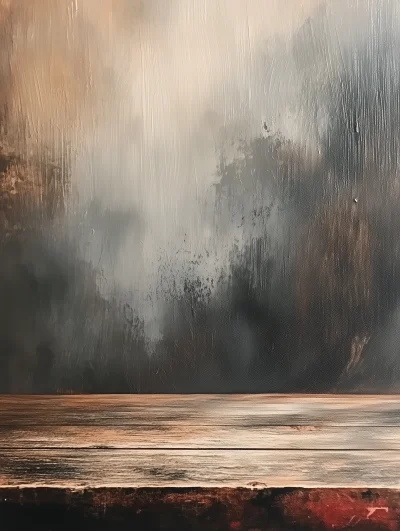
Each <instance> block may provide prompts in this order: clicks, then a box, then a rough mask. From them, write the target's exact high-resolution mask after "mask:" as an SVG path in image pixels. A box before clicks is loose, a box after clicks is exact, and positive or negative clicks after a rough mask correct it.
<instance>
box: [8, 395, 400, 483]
mask: <svg viewBox="0 0 400 531" xmlns="http://www.w3.org/2000/svg"><path fill="white" fill-rule="evenodd" d="M399 448H400V397H396V396H332V395H330V396H321V395H312V396H307V395H301V396H293V395H289V396H284V395H243V396H242V395H189V396H188V395H186V396H178V395H176V396H173V395H151V396H150V395H147V396H145V395H129V396H127V395H111V396H101V395H98V396H96V395H91V396H46V397H44V396H1V397H0V450H1V451H0V486H1V487H16V486H20V487H21V486H23V487H38V486H41V487H44V486H48V487H53V488H54V487H59V488H87V487H90V488H98V487H119V488H122V487H123V488H132V487H134V488H140V487H168V486H169V487H203V488H206V487H207V488H211V487H247V488H249V487H251V488H266V487H321V486H323V487H335V488H336V487H347V488H353V487H354V488H364V487H371V488H372V487H376V488H378V487H379V488H384V487H388V488H389V487H390V488H400V453H399V451H398V450H399Z"/></svg>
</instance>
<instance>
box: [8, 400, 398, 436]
mask: <svg viewBox="0 0 400 531" xmlns="http://www.w3.org/2000/svg"><path fill="white" fill-rule="evenodd" d="M183 420H184V421H185V422H187V424H193V425H210V424H212V425H217V426H220V425H226V426H231V425H235V426H242V427H243V428H248V427H250V426H252V427H255V426H258V427H262V426H273V425H276V426H321V425H323V426H328V425H329V426H400V396H398V395H388V396H382V395H378V396H374V395H364V396H363V395H77V396H41V397H38V396H14V395H10V396H0V426H21V425H24V426H28V425H35V426H38V425H40V426H52V425H56V426H72V425H75V426H84V425H97V426H104V425H105V426H120V425H124V426H128V425H131V426H138V425H140V426H143V425H157V426H163V425H169V424H172V425H175V423H176V422H178V421H179V422H180V421H183Z"/></svg>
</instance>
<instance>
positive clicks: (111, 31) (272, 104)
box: [0, 0, 400, 392]
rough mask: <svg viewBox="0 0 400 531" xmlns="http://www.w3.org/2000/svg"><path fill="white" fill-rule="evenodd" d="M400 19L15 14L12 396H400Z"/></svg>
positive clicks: (90, 6) (7, 116) (217, 11)
mask: <svg viewBox="0 0 400 531" xmlns="http://www.w3.org/2000/svg"><path fill="white" fill-rule="evenodd" d="M398 11H399V10H398V7H397V3H396V2H395V1H390V0H388V1H382V2H381V1H378V0H371V1H368V2H367V1H363V2H359V1H352V0H346V1H344V0H337V1H326V2H322V1H316V0H307V1H302V2H299V1H296V0H291V1H286V2H284V3H282V2H278V1H273V0H270V1H267V2H265V1H261V0H248V1H242V0H218V1H215V0H190V1H188V0H171V1H169V2H165V1H164V0H150V1H146V2H141V1H139V0H138V1H129V0H107V1H102V2H101V5H99V4H98V2H95V1H94V0H74V1H67V0H46V1H45V0H32V1H30V2H26V1H24V0H9V1H2V3H1V12H0V20H1V24H2V33H1V38H2V43H4V45H2V54H1V58H0V60H1V78H2V80H3V82H2V86H3V89H2V94H1V100H0V103H1V104H2V106H3V109H4V113H3V114H4V118H3V120H2V124H3V125H2V131H3V132H2V145H3V146H4V147H3V154H4V156H6V157H8V158H7V160H6V163H5V168H6V172H5V174H4V175H5V176H6V177H7V178H4V179H3V181H4V183H6V182H10V183H11V184H10V186H11V188H10V190H8V189H7V192H6V193H7V194H9V195H8V196H7V197H11V199H12V201H11V203H10V204H8V202H7V201H8V199H7V201H6V200H4V201H5V203H4V204H6V207H7V209H9V210H10V212H11V211H12V212H14V210H17V211H19V212H20V213H21V214H20V218H18V216H17V218H18V219H17V222H16V223H14V221H15V220H14V221H11V217H12V216H11V214H10V213H9V212H8V210H5V208H6V207H4V208H3V210H2V211H4V212H5V214H4V216H5V228H4V231H5V235H4V238H5V241H6V242H7V245H6V246H5V247H4V250H3V252H4V256H5V257H8V258H7V259H8V260H9V262H6V261H4V263H9V264H11V265H10V268H9V269H7V271H8V272H7V274H6V273H5V274H4V275H5V276H4V279H2V283H3V288H2V289H3V290H6V288H7V290H9V289H10V286H11V285H12V286H14V287H13V289H12V290H11V291H10V292H9V294H8V298H7V297H3V301H6V300H7V301H8V302H7V305H6V303H5V302H3V303H2V304H3V305H4V307H3V308H2V313H3V314H4V315H7V316H8V317H7V320H6V319H4V324H3V332H1V330H0V335H2V336H4V341H3V343H4V345H5V346H4V347H3V350H4V354H3V358H4V360H5V361H4V364H5V365H4V366H5V367H7V370H6V373H7V376H6V377H5V383H4V386H5V388H6V389H7V390H11V391H14V392H15V390H22V391H24V390H33V391H35V390H37V389H38V388H39V387H41V386H42V387H43V385H45V384H46V385H45V390H46V389H49V390H59V389H61V390H62V389H65V387H66V386H67V387H68V388H71V389H72V390H75V391H80V390H93V389H96V390H98V391H105V392H106V391H109V390H114V391H119V390H121V391H127V390H129V391H139V392H140V391H142V390H143V389H144V390H150V391H152V390H167V391H171V390H175V391H176V390H178V391H184V392H191V391H198V390H210V391H211V390H212V391H221V392H224V391H235V390H240V391H250V392H251V391H279V390H284V391H297V390H310V389H311V390H313V389H316V390H324V391H335V390H337V389H342V388H346V389H350V390H359V389H372V390H378V391H380V390H385V389H388V388H390V389H392V388H393V386H394V387H396V385H397V372H396V367H397V366H398V361H397V356H396V343H397V342H396V340H395V339H390V340H388V342H387V341H386V338H387V337H388V336H390V338H396V337H397V336H396V334H397V325H396V323H397V321H396V318H395V317H394V316H395V315H397V313H396V312H398V310H397V304H398V297H397V289H398V288H397V274H398V273H397V270H398V258H397V246H398V244H397V236H396V223H397V220H398V215H397V212H396V210H397V208H396V200H397V197H398V178H397V173H398V162H397V159H398V140H397V138H398V134H397V129H398V124H399V101H398V99H399V87H398V83H399V66H400V65H399V60H398V58H397V54H396V50H397V49H398V39H399V35H400V33H399V29H400V28H399V20H400V18H399V12H398ZM10 161H12V162H10ZM15 161H18V162H15ZM18 164H19V165H20V169H18V171H19V172H20V173H19V174H18V175H22V176H23V175H24V174H25V173H27V174H29V175H30V176H31V180H29V179H28V181H29V182H30V183H31V181H32V186H31V188H29V191H28V192H27V191H25V192H21V190H22V188H21V186H20V187H19V188H18V187H17V188H18V190H17V188H15V187H14V188H15V194H14V195H13V194H12V193H11V192H13V190H14V188H13V186H14V184H13V182H14V181H15V177H13V176H12V175H11V173H12V172H11V173H10V167H13V168H15V167H16V166H18ZM21 168H23V169H21ZM49 168H50V169H49ZM17 173H18V172H17ZM13 178H14V181H12V179H13ZM7 179H8V180H7ZM17 181H18V183H20V182H22V181H24V182H26V179H24V178H23V179H20V178H19V177H18V179H17ZM4 186H5V184H4ZM17 192H18V193H17ZM10 194H11V195H10ZM20 195H21V196H22V197H23V198H22V199H21V200H20V199H19V197H20ZM13 198H14V199H15V200H14V199H13ZM9 218H10V219H9ZM14 227H16V228H17V229H16V230H17V232H18V231H22V233H23V236H21V235H19V234H18V235H15V234H14V233H15V231H14V230H11V229H14ZM28 229H29V230H28ZM30 230H32V231H34V235H33V234H31V233H30V232H29V231H30ZM14 239H17V244H16V247H17V251H16V250H15V249H16V248H15V246H13V245H11V247H10V241H14ZM10 248H11V249H12V251H10ZM21 264H23V266H24V269H23V273H21V268H19V269H18V268H17V267H16V266H17V265H19V266H20V265H21ZM16 271H18V274H17V273H16ZM10 275H11V277H10ZM14 275H16V276H14ZM18 275H22V278H24V279H26V278H28V277H29V278H30V279H31V280H30V283H28V285H29V286H31V287H32V285H33V284H34V285H35V286H36V287H35V288H34V293H35V295H34V296H31V295H28V292H29V289H31V287H29V288H23V289H22V288H21V286H23V285H24V284H23V281H22V280H21V276H18ZM10 279H11V280H10ZM32 279H33V280H32ZM32 282H33V284H32ZM60 282H61V284H60ZM53 283H54V285H53ZM59 285H61V286H62V289H61V288H60V289H58V288H57V286H59ZM32 289H33V288H32ZM7 293H8V292H7ZM19 293H20V295H18V294H19ZM24 297H28V298H29V300H30V301H31V302H30V303H29V304H27V303H26V302H24ZM10 307H11V308H13V310H12V311H10ZM33 316H34V317H33ZM28 321H29V322H30V323H31V324H30V325H29V326H28V328H27V329H26V331H24V329H25V326H27V325H25V324H23V323H25V322H28ZM6 323H7V324H6ZM390 323H395V324H390ZM388 327H389V328H390V330H391V331H390V333H389V332H387V330H388ZM383 330H386V332H383ZM392 330H393V331H392ZM21 334H24V336H25V339H24V341H22V342H21V341H20V340H19V339H18V338H19V337H21ZM10 345H12V346H10ZM43 345H45V347H44V346H43ZM38 349H39V350H38ZM43 349H44V350H43ZM46 349H47V350H46ZM6 351H7V352H6ZM14 351H15V353H14V354H12V352H14ZM44 351H46V352H47V354H46V353H45V354H43V352H44ZM38 352H39V354H38ZM40 353H42V354H40ZM39 358H40V359H41V360H43V359H44V360H48V361H47V362H46V363H47V365H46V363H45V362H44V361H41V362H39V361H38V359H39ZM377 359H380V360H381V362H380V363H378V362H377ZM10 360H12V361H10ZM21 360H22V361H21ZM41 364H42V365H41ZM43 364H44V365H46V367H47V366H48V369H46V370H47V373H46V370H43V369H40V370H39V369H38V368H37V367H43ZM377 365H378V366H379V365H381V366H382V371H383V372H382V375H381V376H376V377H375V376H374V374H375V372H376V367H377ZM35 367H36V368H35ZM35 371H36V372H35ZM38 371H39V373H40V372H41V371H42V372H43V373H46V374H48V376H47V377H44V376H43V378H42V380H43V381H41V383H40V382H39V383H38V380H37V379H36V380H35V377H34V375H35V374H36V373H37V372H38ZM116 373H118V375H119V376H118V377H117V376H115V374H116ZM121 374H123V375H124V377H123V378H122V377H121V376H120V375H121ZM387 374H390V377H388V376H387ZM121 378H122V380H121ZM374 378H375V379H374ZM39 380H40V378H39ZM64 380H66V382H65V381H64ZM35 382H36V383H35ZM88 382H89V383H88ZM46 386H47V387H46Z"/></svg>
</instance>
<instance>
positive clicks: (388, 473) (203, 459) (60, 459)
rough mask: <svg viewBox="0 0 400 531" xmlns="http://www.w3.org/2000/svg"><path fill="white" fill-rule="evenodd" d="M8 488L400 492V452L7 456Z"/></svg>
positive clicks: (4, 480)
mask: <svg viewBox="0 0 400 531" xmlns="http://www.w3.org/2000/svg"><path fill="white" fill-rule="evenodd" d="M0 483H1V486H3V487H8V486H14V487H16V486H20V487H38V486H42V487H59V488H86V487H92V488H97V487H124V488H129V487H135V488H137V487H205V488H208V487H230V488H234V487H247V488H251V487H253V488H267V487H275V488H277V487H288V486H290V487H335V488H336V487H337V488H339V487H347V488H350V487H354V488H364V487H369V488H387V487H390V488H396V489H400V453H399V452H398V451H380V452H370V451H357V450H356V451H355V450H348V451H345V450H336V451H332V450H308V451H307V450H207V449H201V450H198V449H197V450H166V449H164V450H94V449H93V450H88V449H76V448H74V449H70V450H65V449H53V450H49V449H46V450H22V449H18V450H2V451H1V455H0Z"/></svg>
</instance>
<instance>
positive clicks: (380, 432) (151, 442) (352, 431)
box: [0, 420, 400, 451]
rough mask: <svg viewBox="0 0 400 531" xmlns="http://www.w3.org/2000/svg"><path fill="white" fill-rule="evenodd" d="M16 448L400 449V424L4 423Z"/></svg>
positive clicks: (4, 433) (4, 439)
mask: <svg viewBox="0 0 400 531" xmlns="http://www.w3.org/2000/svg"><path fill="white" fill-rule="evenodd" d="M7 448H8V449H12V448H26V449H30V448H42V449H45V448H48V449H52V448H81V449H83V448H103V449H104V448H109V449H115V450H117V449H157V448H160V449H161V448H165V449H167V448H171V449H201V448H208V449H212V448H215V449H232V450H234V449H264V450H268V449H270V450H273V449H293V450H294V449H298V450H302V449H314V450H324V449H325V450H371V451H377V450H400V426H395V427H393V426H383V427H382V426H381V427H378V428H376V429H373V428H371V427H370V426H368V427H367V426H346V427H345V429H344V428H343V427H341V426H305V425H303V426H261V427H253V426H249V427H248V428H247V427H246V428H243V427H242V426H235V425H231V426H215V425H213V424H210V425H208V426H207V425H193V424H187V423H186V422H185V421H179V420H178V421H177V422H176V423H175V424H174V425H172V424H170V425H169V426H165V425H164V426H162V427H159V426H157V425H143V426H131V425H128V426H115V425H114V426H90V425H87V426H64V425H61V426H57V427H56V426H32V425H31V426H26V427H23V428H17V427H15V426H14V427H11V428H4V427H0V450H1V449H7Z"/></svg>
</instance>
